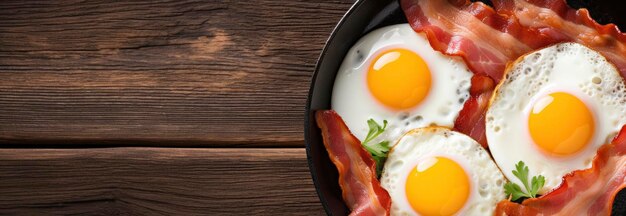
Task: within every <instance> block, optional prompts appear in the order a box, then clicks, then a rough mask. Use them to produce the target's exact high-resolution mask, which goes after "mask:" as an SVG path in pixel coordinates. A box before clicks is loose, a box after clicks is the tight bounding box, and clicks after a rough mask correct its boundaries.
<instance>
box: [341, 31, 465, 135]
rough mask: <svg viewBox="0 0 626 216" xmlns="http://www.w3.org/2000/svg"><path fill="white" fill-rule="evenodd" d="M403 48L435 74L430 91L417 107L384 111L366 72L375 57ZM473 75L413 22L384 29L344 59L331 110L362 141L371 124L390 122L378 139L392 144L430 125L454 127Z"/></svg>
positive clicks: (359, 44)
mask: <svg viewBox="0 0 626 216" xmlns="http://www.w3.org/2000/svg"><path fill="white" fill-rule="evenodd" d="M393 48H404V49H407V50H411V51H413V52H415V53H416V54H418V55H419V56H420V57H421V58H422V59H423V60H424V61H425V62H426V64H427V65H428V68H429V69H430V72H431V77H432V81H431V89H430V91H429V94H428V95H427V96H426V98H425V99H424V100H423V101H422V102H421V103H420V104H419V105H417V106H416V107H413V108H410V109H408V110H402V111H397V110H393V109H390V108H387V107H385V106H384V105H383V104H381V103H380V102H379V101H377V100H376V99H375V98H374V96H373V95H372V94H371V93H370V91H369V89H368V86H367V72H368V68H369V65H370V64H371V63H372V61H373V60H374V59H375V57H376V56H377V55H378V54H379V53H381V52H384V51H386V50H389V49H393ZM471 77H472V73H471V72H470V71H469V69H468V68H467V66H466V65H465V63H464V62H463V60H462V59H461V58H459V57H451V56H446V55H443V54H442V53H440V52H438V51H435V50H434V49H433V48H432V47H431V46H430V44H429V43H428V39H427V38H426V37H425V36H424V35H422V34H418V33H416V32H415V31H414V30H413V29H411V27H410V26H409V24H397V25H392V26H387V27H383V28H380V29H377V30H375V31H372V32H371V33H369V34H367V35H365V36H363V37H362V38H361V39H360V40H359V41H358V42H357V43H356V44H355V45H354V46H353V47H352V48H351V49H350V51H349V52H348V54H347V55H346V56H345V58H344V60H343V63H342V65H341V67H340V69H339V71H338V73H337V77H336V78H335V84H334V87H333V92H332V99H331V106H332V109H334V110H335V111H336V112H337V113H338V114H339V115H340V116H341V117H342V118H343V120H344V121H345V123H346V125H347V126H348V128H350V131H351V132H352V133H353V134H354V135H355V136H356V137H357V138H358V139H359V140H361V141H363V139H364V138H365V136H366V135H367V132H368V126H367V120H368V119H370V118H372V119H374V120H376V121H377V122H378V123H380V124H382V122H383V120H387V121H388V122H389V126H388V128H387V130H386V131H385V133H383V134H382V135H381V136H379V137H378V138H377V139H379V140H389V141H390V142H392V143H394V141H395V140H396V139H397V138H398V137H400V136H401V135H402V134H403V133H405V132H407V131H408V130H410V129H413V128H418V127H424V126H429V125H438V126H446V127H452V126H453V125H454V121H455V119H456V117H457V116H458V113H459V111H460V110H461V109H462V108H463V104H464V103H465V101H466V100H467V98H468V97H469V87H470V79H471Z"/></svg>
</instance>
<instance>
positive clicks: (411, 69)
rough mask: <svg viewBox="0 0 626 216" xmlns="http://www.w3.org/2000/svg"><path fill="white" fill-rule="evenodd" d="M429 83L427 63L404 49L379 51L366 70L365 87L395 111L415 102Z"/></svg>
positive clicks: (423, 96) (421, 98)
mask: <svg viewBox="0 0 626 216" xmlns="http://www.w3.org/2000/svg"><path fill="white" fill-rule="evenodd" d="M430 85H431V77H430V70H429V69H428V65H426V62H424V60H423V59H422V58H421V57H420V56H419V55H417V54H415V53H414V52H412V51H409V50H406V49H391V50H387V51H385V52H382V53H380V54H379V55H378V56H377V57H376V59H374V61H373V62H372V64H371V65H370V67H369V71H368V73H367V86H368V88H369V90H370V92H371V93H372V95H373V96H374V98H376V100H378V101H380V102H381V103H382V104H384V105H385V106H387V107H390V108H393V109H397V110H402V109H407V108H411V107H414V106H416V105H418V104H419V103H420V102H421V101H422V100H424V98H425V97H426V95H427V94H428V91H429V90H430Z"/></svg>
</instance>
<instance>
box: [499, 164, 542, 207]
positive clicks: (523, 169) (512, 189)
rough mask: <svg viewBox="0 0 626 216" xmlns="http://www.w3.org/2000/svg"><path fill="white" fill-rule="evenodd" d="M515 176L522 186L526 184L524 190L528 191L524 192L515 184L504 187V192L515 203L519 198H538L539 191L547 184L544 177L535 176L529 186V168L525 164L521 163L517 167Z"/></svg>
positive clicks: (514, 172)
mask: <svg viewBox="0 0 626 216" xmlns="http://www.w3.org/2000/svg"><path fill="white" fill-rule="evenodd" d="M513 175H515V176H516V177H517V178H518V179H519V180H520V181H522V184H524V188H525V189H526V191H523V190H522V188H521V187H520V186H519V185H517V184H515V183H513V182H508V183H506V184H505V185H504V192H505V193H506V195H507V196H509V197H511V200H513V201H515V200H518V199H519V198H522V197H525V198H535V197H537V193H538V192H539V189H541V188H542V187H543V185H544V184H545V183H546V179H545V178H544V177H543V176H542V175H538V176H533V177H532V179H531V181H530V184H528V166H526V165H525V164H524V162H522V161H520V162H518V163H517V164H516V165H515V170H513Z"/></svg>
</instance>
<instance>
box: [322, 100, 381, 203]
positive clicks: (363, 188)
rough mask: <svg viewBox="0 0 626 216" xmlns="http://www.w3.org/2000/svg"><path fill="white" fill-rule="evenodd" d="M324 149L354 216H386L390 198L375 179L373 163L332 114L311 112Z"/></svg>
mask: <svg viewBox="0 0 626 216" xmlns="http://www.w3.org/2000/svg"><path fill="white" fill-rule="evenodd" d="M315 120H316V122H317V125H318V126H319V127H320V129H321V130H322V137H323V138H324V140H323V142H324V146H325V147H326V150H327V151H328V155H329V156H330V159H331V161H332V162H333V163H334V164H335V166H336V167H337V169H338V171H339V186H341V190H342V191H343V193H342V196H343V200H344V201H345V202H346V205H348V207H349V208H350V209H351V210H352V214H354V215H388V214H389V208H390V206H391V199H390V198H389V194H388V193H387V191H386V190H384V189H383V188H382V187H381V186H380V182H379V181H378V179H377V178H376V163H375V162H374V160H373V159H372V157H371V156H370V155H369V153H368V152H367V151H365V149H363V148H362V147H361V142H359V140H358V139H356V137H354V136H353V135H352V134H351V133H350V130H348V127H347V126H346V125H345V124H344V122H343V120H342V119H341V117H339V115H337V113H336V112H335V111H332V110H326V111H323V110H320V111H317V112H316V113H315Z"/></svg>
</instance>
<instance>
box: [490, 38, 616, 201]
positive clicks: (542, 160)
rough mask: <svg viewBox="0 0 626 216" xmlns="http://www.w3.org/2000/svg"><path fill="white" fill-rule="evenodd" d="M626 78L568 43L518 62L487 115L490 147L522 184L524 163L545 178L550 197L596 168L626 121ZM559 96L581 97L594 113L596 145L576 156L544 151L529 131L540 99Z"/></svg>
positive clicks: (598, 57) (507, 172) (594, 55)
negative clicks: (569, 179) (519, 169)
mask: <svg viewBox="0 0 626 216" xmlns="http://www.w3.org/2000/svg"><path fill="white" fill-rule="evenodd" d="M625 89H626V88H625V85H624V80H623V79H622V77H621V76H620V75H619V73H618V71H617V69H616V68H615V67H614V66H613V65H612V64H610V63H609V62H607V60H606V59H605V58H604V57H603V56H602V55H600V54H599V53H597V52H595V51H593V50H591V49H589V48H587V47H585V46H583V45H580V44H576V43H563V44H558V45H555V46H551V47H547V48H544V49H542V50H538V51H535V52H532V53H530V54H527V55H525V56H523V57H521V58H520V59H518V60H517V61H516V62H515V63H513V64H512V65H511V66H510V67H509V68H508V69H507V73H506V77H505V79H504V80H503V81H502V82H501V84H500V85H499V86H498V87H497V89H496V90H495V93H494V95H493V97H492V99H491V104H490V107H489V109H488V111H487V114H486V119H487V121H486V135H487V142H488V144H489V149H490V151H491V153H492V155H493V158H494V159H495V161H496V163H497V164H498V166H499V167H500V169H502V170H503V172H504V174H505V175H506V177H507V178H508V179H509V180H510V181H512V182H514V183H517V184H519V185H521V181H520V180H518V179H517V177H515V176H514V175H513V174H512V173H511V171H512V170H514V169H515V164H516V163H517V162H518V161H523V162H524V163H525V164H526V165H527V166H528V167H529V169H530V176H536V175H543V176H544V177H545V178H546V182H545V186H544V187H543V188H542V189H541V190H540V191H539V193H540V194H544V193H547V192H549V191H550V190H552V189H554V188H555V187H557V186H558V185H560V184H561V182H562V177H563V176H564V175H565V174H567V173H569V172H571V171H574V170H579V169H586V168H589V167H591V162H592V159H593V157H594V156H595V154H596V151H597V149H598V148H599V147H600V146H601V145H603V144H606V143H608V141H609V140H610V139H611V138H613V136H614V135H615V134H616V133H617V132H618V131H619V129H620V127H621V126H622V125H623V124H624V123H626V93H625V91H624V90H625ZM554 92H566V93H569V94H571V95H574V96H576V97H577V98H578V99H580V100H581V101H582V102H583V103H585V104H586V105H587V107H588V108H589V110H590V111H591V112H592V113H593V117H594V121H595V127H596V128H595V133H594V136H593V137H592V139H591V141H590V143H589V144H588V145H587V146H586V147H585V148H584V149H583V150H581V151H580V152H578V153H575V154H574V155H570V156H562V157H560V156H551V155H549V154H545V153H542V152H541V150H540V149H539V148H538V147H537V146H536V145H535V144H534V142H533V139H532V137H531V136H530V133H529V130H528V115H529V113H530V111H531V109H532V106H533V105H534V104H535V101H536V100H538V99H539V98H542V97H543V96H545V95H548V94H551V93H554Z"/></svg>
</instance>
